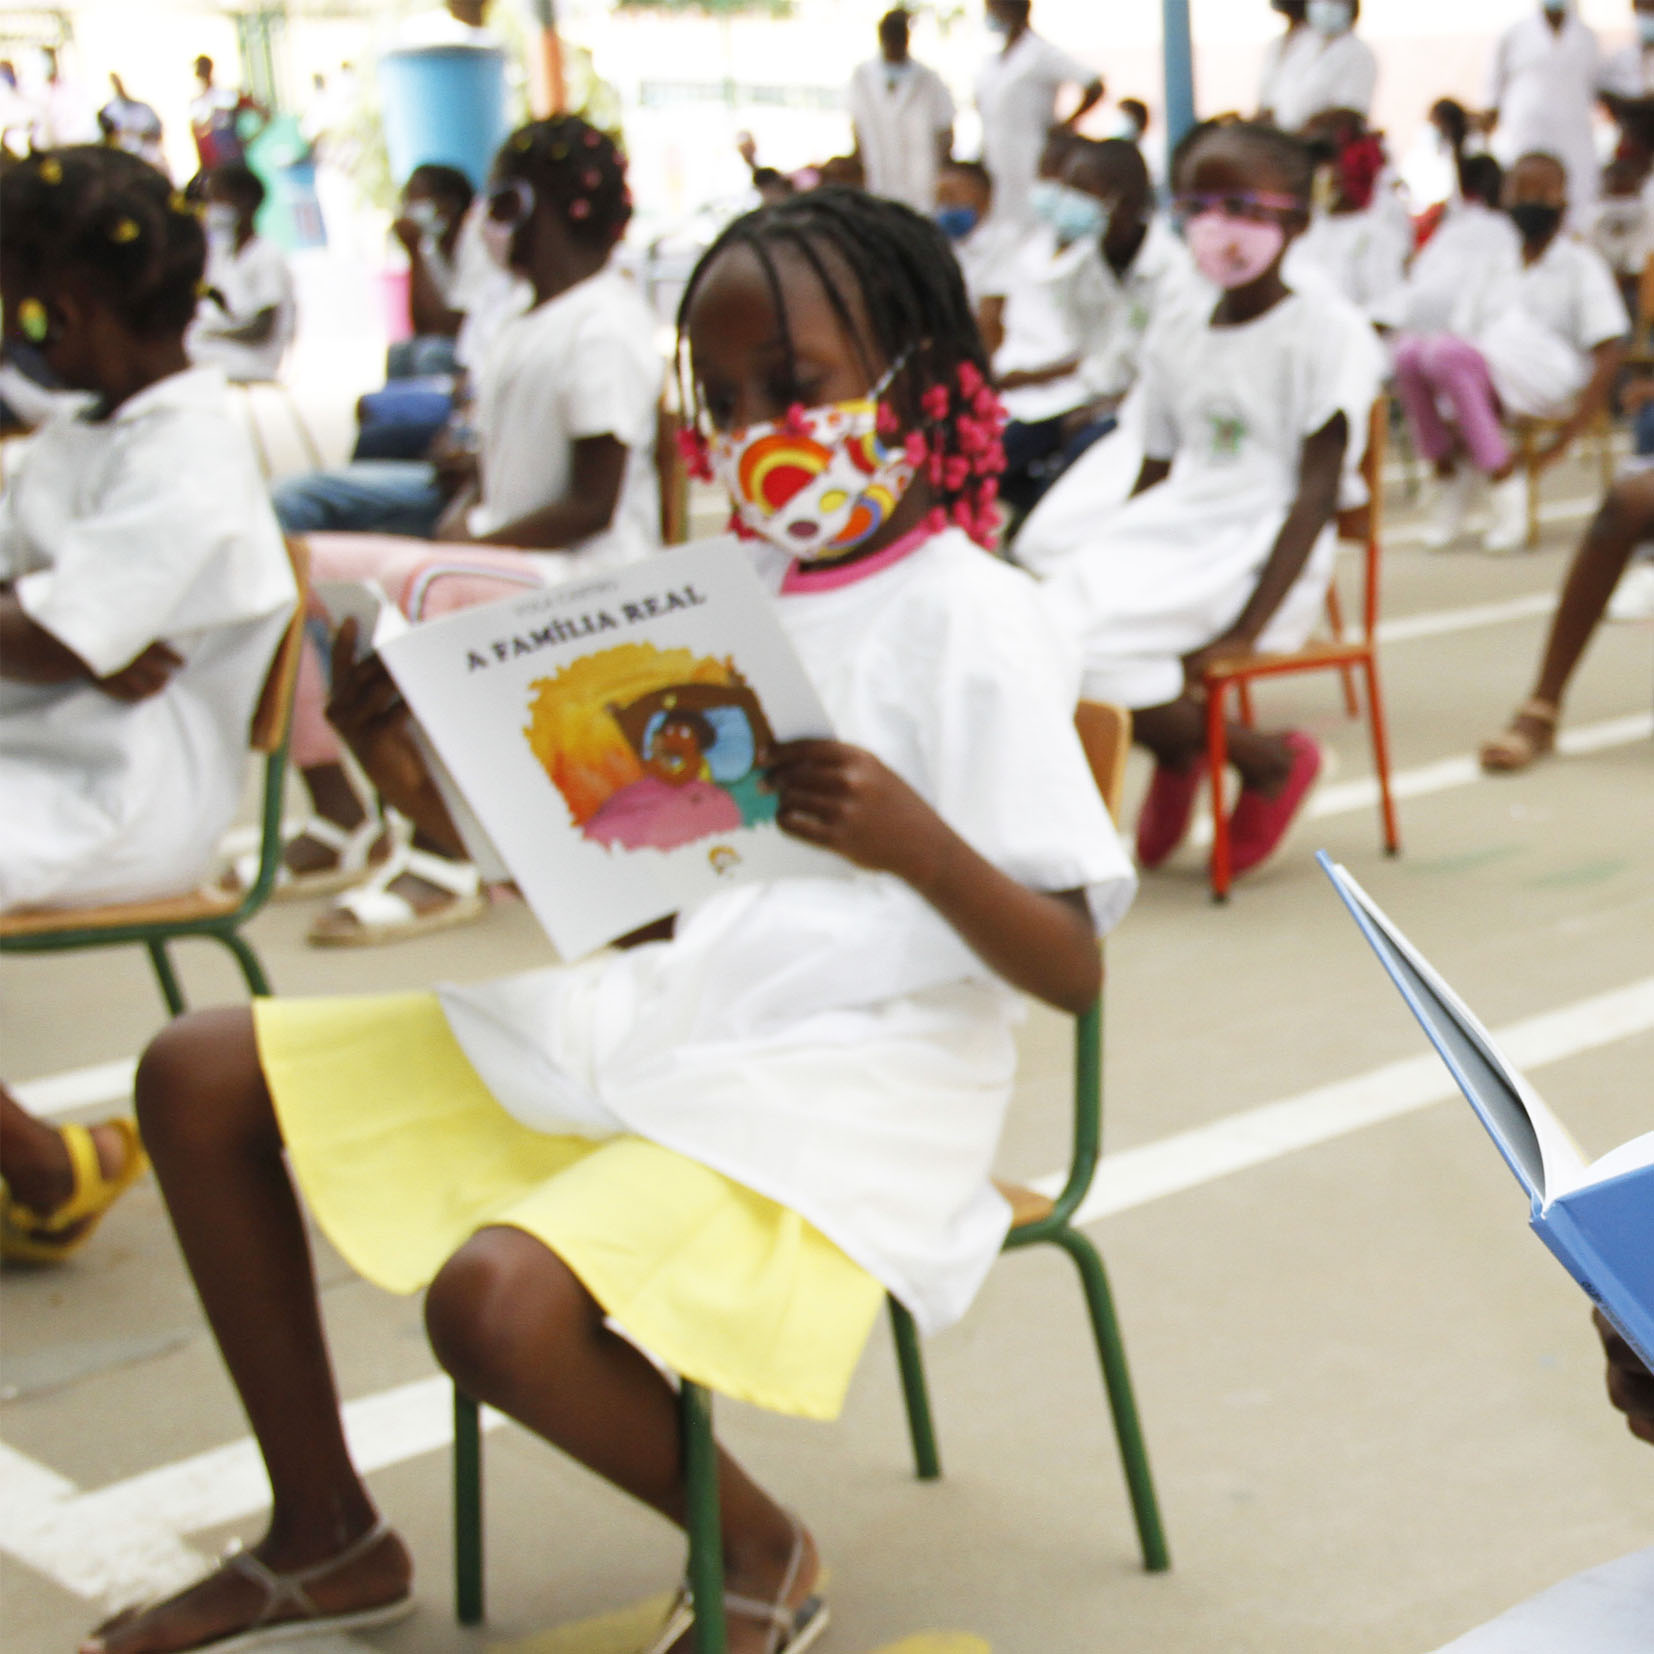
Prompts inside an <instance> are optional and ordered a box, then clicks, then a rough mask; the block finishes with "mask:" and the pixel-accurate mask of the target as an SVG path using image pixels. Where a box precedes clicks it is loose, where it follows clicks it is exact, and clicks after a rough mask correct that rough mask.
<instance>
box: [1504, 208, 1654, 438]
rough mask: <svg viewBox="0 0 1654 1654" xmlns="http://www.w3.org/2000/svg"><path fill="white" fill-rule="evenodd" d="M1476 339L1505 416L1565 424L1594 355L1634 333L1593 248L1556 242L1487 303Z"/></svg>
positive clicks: (1610, 275)
mask: <svg viewBox="0 0 1654 1654" xmlns="http://www.w3.org/2000/svg"><path fill="white" fill-rule="evenodd" d="M1488 313H1489V315H1490V317H1491V319H1490V320H1489V321H1488V322H1487V324H1486V326H1484V327H1483V328H1482V330H1481V332H1480V333H1479V334H1478V335H1477V336H1476V339H1475V344H1476V348H1477V349H1478V350H1480V351H1481V353H1482V355H1483V356H1484V357H1485V358H1486V359H1487V366H1488V372H1489V374H1490V375H1491V376H1492V379H1493V387H1494V389H1495V390H1496V391H1498V393H1499V400H1500V402H1502V403H1503V404H1504V407H1505V411H1506V412H1507V413H1512V414H1525V415H1528V416H1529V417H1533V418H1547V419H1548V418H1562V417H1564V416H1565V415H1566V414H1567V413H1568V412H1569V410H1570V409H1571V408H1572V407H1573V405H1574V403H1575V401H1576V400H1577V398H1578V396H1579V393H1580V392H1581V391H1582V390H1584V388H1585V385H1586V382H1587V381H1588V380H1589V379H1590V377H1591V352H1592V351H1593V350H1595V349H1596V347H1597V346H1598V345H1601V344H1606V343H1607V342H1608V341H1609V340H1610V339H1621V338H1624V337H1625V336H1626V335H1627V334H1628V333H1629V332H1630V331H1631V319H1630V317H1629V316H1627V315H1626V312H1625V301H1624V300H1623V299H1622V298H1621V297H1620V290H1619V287H1618V285H1617V284H1616V283H1615V281H1614V273H1613V271H1611V270H1610V269H1609V268H1608V266H1607V264H1606V263H1604V262H1603V258H1602V255H1601V254H1600V253H1599V252H1597V251H1596V250H1595V248H1592V247H1587V246H1586V245H1585V244H1584V243H1583V242H1581V241H1576V240H1574V239H1573V238H1572V237H1571V236H1568V235H1559V236H1557V237H1556V239H1555V240H1553V241H1552V242H1551V244H1550V246H1549V247H1547V248H1546V249H1545V251H1544V253H1543V254H1542V255H1541V257H1540V258H1539V260H1538V261H1537V262H1536V263H1534V264H1530V265H1527V266H1525V267H1524V268H1522V269H1520V270H1518V271H1517V272H1516V274H1515V275H1514V276H1512V277H1510V278H1508V279H1507V281H1506V283H1505V285H1504V286H1503V288H1501V289H1500V291H1499V292H1498V294H1497V295H1496V296H1495V297H1493V298H1492V299H1490V301H1489V307H1488Z"/></svg>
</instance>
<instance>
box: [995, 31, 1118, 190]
mask: <svg viewBox="0 0 1654 1654" xmlns="http://www.w3.org/2000/svg"><path fill="white" fill-rule="evenodd" d="M1097 78H1098V77H1097V72H1096V70H1094V69H1090V68H1088V67H1087V66H1086V65H1085V64H1083V63H1081V62H1080V61H1079V59H1078V58H1075V57H1070V56H1069V54H1068V53H1067V52H1065V51H1063V50H1062V49H1061V48H1060V47H1058V46H1053V45H1052V44H1051V42H1050V41H1049V40H1046V39H1044V38H1043V37H1042V36H1040V35H1037V34H1035V33H1034V31H1033V30H1032V29H1025V30H1024V31H1023V32H1022V34H1021V35H1020V36H1018V38H1017V41H1016V44H1015V45H1014V46H1012V47H1011V48H1010V50H1009V51H1001V52H995V53H994V55H993V56H992V57H990V58H989V59H988V60H987V62H985V63H984V64H983V65H982V68H981V70H980V71H979V72H978V74H977V77H976V108H977V112H978V114H980V115H981V117H982V163H983V165H984V166H986V167H987V169H988V172H989V174H990V176H991V177H992V178H993V181H994V205H993V211H994V216H995V217H996V218H1011V219H1028V218H1030V217H1031V216H1032V213H1033V209H1032V207H1030V205H1029V200H1028V198H1029V194H1030V192H1031V191H1032V190H1033V187H1034V180H1035V179H1036V178H1037V177H1038V176H1039V158H1040V154H1041V152H1042V151H1043V150H1044V148H1045V141H1046V138H1047V136H1048V134H1049V133H1050V130H1051V127H1052V125H1053V123H1054V122H1055V120H1056V110H1057V95H1058V93H1060V92H1061V91H1062V89H1063V87H1065V86H1080V87H1084V86H1089V85H1091V83H1092V82H1093V81H1094V80H1096V79H1097Z"/></svg>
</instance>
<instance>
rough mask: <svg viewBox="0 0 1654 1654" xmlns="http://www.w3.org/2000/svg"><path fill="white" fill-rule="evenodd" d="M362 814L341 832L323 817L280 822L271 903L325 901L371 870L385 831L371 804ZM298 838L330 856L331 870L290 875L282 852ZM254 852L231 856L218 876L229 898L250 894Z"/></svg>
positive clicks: (255, 867)
mask: <svg viewBox="0 0 1654 1654" xmlns="http://www.w3.org/2000/svg"><path fill="white" fill-rule="evenodd" d="M365 808H366V811H367V813H366V814H365V815H364V816H363V817H362V819H361V821H359V822H358V823H357V824H356V826H354V827H349V828H346V827H341V826H340V825H339V824H338V822H336V821H329V820H328V819H327V817H326V816H318V815H312V816H306V817H305V818H304V819H303V820H302V821H295V822H292V823H285V822H284V823H283V824H282V832H281V850H282V859H281V860H280V861H279V862H277V863H276V882H275V884H274V886H273V887H272V888H271V891H270V900H271V901H273V902H295V901H298V900H299V899H300V898H301V897H305V896H331V895H332V894H333V893H334V892H335V891H338V890H348V889H349V888H350V887H351V886H352V885H353V884H360V883H361V881H362V879H363V878H364V877H366V876H367V875H368V874H369V873H371V872H372V871H373V868H374V856H373V852H374V851H375V849H377V848H378V845H379V841H380V840H381V839H382V838H383V837H384V836H385V835H386V834H387V833H388V832H389V831H390V827H389V825H388V824H387V823H386V822H384V821H383V820H381V819H380V816H379V811H378V810H377V809H376V808H375V807H374V806H373V805H371V804H369V805H366V806H365ZM301 838H308V839H314V840H315V841H316V843H317V844H319V845H321V846H322V848H323V849H325V850H331V851H332V852H333V856H334V861H333V865H332V866H331V867H317V868H312V869H311V870H310V871H308V872H304V873H296V872H294V870H293V869H292V868H291V867H289V866H288V865H287V851H288V849H289V848H290V847H291V846H292V845H294V844H297V843H298V841H299V840H300V839H301ZM258 867H259V852H258V851H257V850H249V851H247V852H246V853H245V854H243V855H239V856H237V857H236V858H235V859H234V860H233V861H232V862H231V863H230V869H229V871H228V872H227V873H226V874H225V875H224V878H223V880H222V883H221V888H223V889H224V890H226V891H229V892H231V893H232V894H235V895H240V894H241V893H242V892H243V891H246V890H251V889H252V888H253V884H254V883H255V881H256V880H257V878H258Z"/></svg>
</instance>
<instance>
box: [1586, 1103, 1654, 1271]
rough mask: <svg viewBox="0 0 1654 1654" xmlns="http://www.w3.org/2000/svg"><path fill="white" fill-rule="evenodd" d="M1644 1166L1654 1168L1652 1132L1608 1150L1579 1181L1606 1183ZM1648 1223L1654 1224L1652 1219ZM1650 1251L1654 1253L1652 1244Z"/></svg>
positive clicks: (1589, 1167) (1646, 1132)
mask: <svg viewBox="0 0 1654 1654" xmlns="http://www.w3.org/2000/svg"><path fill="white" fill-rule="evenodd" d="M1646 1166H1654V1131H1645V1132H1644V1133H1643V1134H1642V1136H1641V1137H1633V1138H1632V1139H1631V1141H1630V1142H1629V1143H1621V1144H1620V1146H1619V1147H1618V1148H1617V1149H1610V1150H1609V1151H1608V1152H1607V1154H1605V1155H1603V1157H1602V1158H1601V1159H1600V1160H1593V1161H1592V1162H1591V1164H1590V1165H1589V1166H1587V1167H1586V1168H1585V1176H1584V1178H1583V1179H1582V1180H1581V1181H1582V1183H1606V1182H1607V1181H1608V1180H1609V1178H1611V1177H1624V1176H1625V1174H1626V1173H1627V1172H1639V1171H1641V1170H1643V1168H1644V1167H1646ZM1650 1221H1651V1223H1654V1219H1651V1220H1650ZM1650 1251H1651V1252H1654V1243H1651V1245H1650Z"/></svg>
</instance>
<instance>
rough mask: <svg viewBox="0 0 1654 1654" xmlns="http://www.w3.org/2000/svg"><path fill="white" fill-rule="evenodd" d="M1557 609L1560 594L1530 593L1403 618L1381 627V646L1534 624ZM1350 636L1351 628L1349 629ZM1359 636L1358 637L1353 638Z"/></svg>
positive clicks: (1379, 631)
mask: <svg viewBox="0 0 1654 1654" xmlns="http://www.w3.org/2000/svg"><path fill="white" fill-rule="evenodd" d="M1555 607H1556V593H1555V592H1554V591H1548V592H1529V593H1528V594H1527V595H1526V596H1524V597H1507V598H1505V599H1504V600H1503V601H1502V602H1498V603H1471V604H1468V605H1466V607H1464V608H1462V609H1437V610H1434V611H1432V612H1430V613H1426V614H1416V615H1401V616H1399V617H1398V618H1396V619H1395V620H1381V621H1379V623H1378V641H1379V642H1380V643H1410V642H1412V641H1413V639H1415V638H1421V637H1441V636H1443V635H1444V634H1447V633H1450V632H1468V631H1472V630H1474V629H1476V628H1477V627H1481V626H1504V625H1507V624H1509V622H1511V621H1513V620H1531V619H1533V618H1534V617H1535V616H1537V615H1548V614H1549V613H1550V612H1551V611H1552V610H1553V609H1554V608H1555ZM1345 629H1346V632H1348V630H1349V629H1348V627H1346V628H1345ZM1350 635H1352V636H1359V634H1358V633H1352V634H1350Z"/></svg>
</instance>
